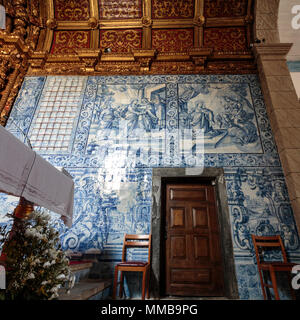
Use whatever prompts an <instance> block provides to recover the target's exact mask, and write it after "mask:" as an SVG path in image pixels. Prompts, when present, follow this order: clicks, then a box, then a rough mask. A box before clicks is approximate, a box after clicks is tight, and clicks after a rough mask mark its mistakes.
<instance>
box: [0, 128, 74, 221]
mask: <svg viewBox="0 0 300 320" xmlns="http://www.w3.org/2000/svg"><path fill="white" fill-rule="evenodd" d="M0 192H4V193H7V194H11V195H14V196H17V197H21V196H22V197H24V198H25V199H27V200H28V201H31V202H33V203H34V204H35V205H38V206H41V207H45V208H47V209H49V210H51V211H53V212H56V213H58V214H60V215H62V219H63V221H64V222H65V224H66V225H67V226H68V227H70V226H71V225H72V218H73V204H74V181H73V180H72V178H71V177H70V176H68V175H66V174H64V173H63V172H61V171H59V170H58V169H56V168H55V167H54V166H52V165H51V164H50V163H49V162H47V161H46V160H45V159H43V158H42V157H41V156H39V155H38V154H37V153H36V152H34V151H33V150H31V149H30V148H29V147H27V146H26V145H25V144H24V143H22V142H21V141H20V140H18V139H17V138H16V137H15V136H14V135H12V134H11V133H10V132H9V131H7V130H6V129H5V128H4V127H2V126H1V125H0Z"/></svg>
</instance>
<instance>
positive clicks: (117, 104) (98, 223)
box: [0, 75, 300, 299]
mask: <svg viewBox="0 0 300 320" xmlns="http://www.w3.org/2000/svg"><path fill="white" fill-rule="evenodd" d="M15 124H17V125H18V126H19V127H20V128H22V130H23V131H24V132H26V133H27V134H28V135H29V137H30V140H31V143H32V145H33V148H34V149H35V150H36V151H37V152H38V153H40V154H41V155H42V156H43V157H44V158H45V159H47V160H48V161H50V162H51V163H52V164H53V165H55V166H59V167H64V168H65V169H66V170H67V171H68V172H69V173H70V174H71V175H72V176H73V177H74V181H75V212H74V219H73V221H74V222H73V226H72V228H70V229H67V228H66V227H65V226H64V225H63V223H62V222H61V220H60V219H58V218H55V219H53V223H54V224H55V225H56V227H57V228H58V229H59V230H60V232H61V240H62V245H63V248H64V249H66V250H67V249H70V250H76V251H86V250H88V249H92V248H97V249H101V250H102V252H103V253H102V262H101V270H100V271H101V273H102V275H103V277H111V276H112V271H113V267H114V264H115V263H116V262H117V261H119V260H120V259H121V244H122V241H123V235H124V233H125V232H126V233H148V232H149V231H150V228H151V192H152V191H151V188H152V168H154V167H203V166H205V167H222V168H224V171H225V178H226V187H227V197H228V204H229V212H230V219H231V226H232V239H233V245H234V258H235V265H236V273H237V279H238V287H239V294H240V298H241V299H261V298H262V294H261V289H260V284H259V278H258V273H257V268H256V265H255V257H254V252H253V246H252V242H251V237H250V234H251V233H256V234H261V235H268V234H274V233H276V234H280V235H281V236H282V237H283V239H284V243H285V246H286V248H287V251H288V254H289V257H290V260H291V261H294V262H297V261H300V250H299V238H298V234H297V229H296V226H295V222H294V217H293V212H292V209H291V206H290V202H289V198H288V193H287V189H286V184H285V179H284V175H283V172H282V168H281V164H280V160H279V156H278V153H277V149H276V145H275V143H274V139H273V136H272V131H271V128H270V124H269V121H268V118H267V113H266V109H265V105H264V101H263V96H262V93H261V89H260V85H259V80H258V77H257V76H256V75H230V76H229V75H226V76H225V75H184V76H183V75H182V76H181V75H178V76H122V77H101V76H99V77H83V76H67V77H63V76H48V77H27V78H25V80H24V83H23V86H22V88H21V90H20V92H19V96H18V98H17V100H16V102H15V105H14V108H13V110H12V113H11V116H10V120H9V121H8V124H7V128H8V129H9V130H10V131H11V132H13V133H14V134H15V135H17V136H18V137H19V138H20V139H22V140H24V137H23V136H22V133H21V132H20V130H18V129H17V127H16V126H15ZM24 141H25V140H24ZM1 200H2V202H3V203H4V206H1V209H0V210H1V212H2V216H1V219H2V223H5V221H4V219H5V218H4V214H5V213H6V212H8V211H10V212H11V211H12V210H13V208H14V206H15V204H16V199H12V198H9V197H7V196H5V195H1ZM2 217H3V218H2ZM131 294H132V295H134V294H135V293H134V292H133V293H132V292H131ZM136 294H137V295H138V294H139V292H137V293H136Z"/></svg>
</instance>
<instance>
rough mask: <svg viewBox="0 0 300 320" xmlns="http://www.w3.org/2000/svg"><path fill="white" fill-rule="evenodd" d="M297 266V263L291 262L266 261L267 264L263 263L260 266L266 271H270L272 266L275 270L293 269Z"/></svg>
mask: <svg viewBox="0 0 300 320" xmlns="http://www.w3.org/2000/svg"><path fill="white" fill-rule="evenodd" d="M295 265H296V264H295V263H290V262H280V261H278V262H275V261H273V262H272V261H270V262H268V261H266V262H263V263H261V264H260V267H261V269H264V270H268V269H270V267H271V266H272V267H273V268H274V269H275V270H278V271H280V270H286V269H292V268H293V266H295Z"/></svg>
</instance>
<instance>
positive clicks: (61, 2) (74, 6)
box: [54, 0, 90, 21]
mask: <svg viewBox="0 0 300 320" xmlns="http://www.w3.org/2000/svg"><path fill="white" fill-rule="evenodd" d="M54 17H55V19H56V20H57V21H81V20H83V21H85V20H88V19H89V18H90V0H80V1H78V0H69V1H66V0H54Z"/></svg>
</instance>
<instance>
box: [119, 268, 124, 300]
mask: <svg viewBox="0 0 300 320" xmlns="http://www.w3.org/2000/svg"><path fill="white" fill-rule="evenodd" d="M119 290H120V292H119V297H120V298H122V297H123V290H124V273H123V271H121V278H120V289H119Z"/></svg>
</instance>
